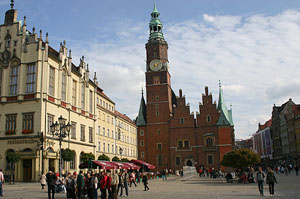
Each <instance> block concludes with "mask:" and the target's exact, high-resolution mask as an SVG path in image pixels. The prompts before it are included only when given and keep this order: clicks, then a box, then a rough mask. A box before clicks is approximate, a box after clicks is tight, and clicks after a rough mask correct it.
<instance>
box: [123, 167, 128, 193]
mask: <svg viewBox="0 0 300 199" xmlns="http://www.w3.org/2000/svg"><path fill="white" fill-rule="evenodd" d="M128 183H129V174H128V172H127V170H125V171H124V179H123V184H124V188H125V194H126V197H128Z"/></svg>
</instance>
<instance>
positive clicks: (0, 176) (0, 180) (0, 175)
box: [0, 169, 4, 197]
mask: <svg viewBox="0 0 300 199" xmlns="http://www.w3.org/2000/svg"><path fill="white" fill-rule="evenodd" d="M3 184H4V175H3V172H2V169H0V196H1V197H3V189H2V185H3Z"/></svg>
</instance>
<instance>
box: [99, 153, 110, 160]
mask: <svg viewBox="0 0 300 199" xmlns="http://www.w3.org/2000/svg"><path fill="white" fill-rule="evenodd" d="M98 160H105V161H110V158H109V157H108V156H107V155H105V154H104V153H103V154H102V155H99V157H98Z"/></svg>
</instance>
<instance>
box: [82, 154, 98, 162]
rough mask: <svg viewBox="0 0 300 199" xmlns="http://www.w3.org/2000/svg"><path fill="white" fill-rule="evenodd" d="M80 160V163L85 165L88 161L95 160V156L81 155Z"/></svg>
mask: <svg viewBox="0 0 300 199" xmlns="http://www.w3.org/2000/svg"><path fill="white" fill-rule="evenodd" d="M80 159H81V161H82V162H84V163H86V162H88V161H90V160H95V155H94V154H92V153H82V154H81V157H80Z"/></svg>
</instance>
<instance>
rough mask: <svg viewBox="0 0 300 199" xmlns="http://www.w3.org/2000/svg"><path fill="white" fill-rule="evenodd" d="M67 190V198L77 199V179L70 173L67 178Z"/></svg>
mask: <svg viewBox="0 0 300 199" xmlns="http://www.w3.org/2000/svg"><path fill="white" fill-rule="evenodd" d="M66 189H67V198H68V199H69V198H70V199H75V197H76V194H75V179H74V177H73V176H72V175H71V173H68V176H67V177H66Z"/></svg>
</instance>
